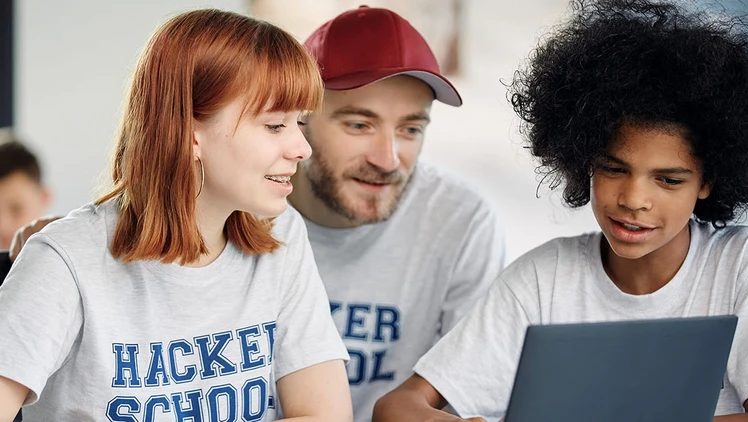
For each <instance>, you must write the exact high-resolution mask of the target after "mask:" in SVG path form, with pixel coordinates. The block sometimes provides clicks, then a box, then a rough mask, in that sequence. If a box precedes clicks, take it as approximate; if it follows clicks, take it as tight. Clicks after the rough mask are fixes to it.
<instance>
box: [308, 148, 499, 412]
mask: <svg viewBox="0 0 748 422" xmlns="http://www.w3.org/2000/svg"><path fill="white" fill-rule="evenodd" d="M306 223H307V229H308V231H309V239H310V240H311V243H312V250H313V251H314V256H315V258H316V261H317V265H318V267H319V271H320V275H321V276H322V281H323V283H324V284H325V288H326V289H327V294H328V296H329V297H330V309H331V311H332V315H333V319H334V320H335V323H336V324H337V326H338V329H339V330H340V334H341V336H342V337H343V341H344V342H345V344H346V346H347V347H348V352H349V353H350V356H351V361H350V362H349V364H348V378H349V382H350V385H351V394H352V398H353V409H354V415H355V420H356V421H357V422H363V421H369V420H371V414H372V408H373V407H374V402H375V401H376V400H377V399H378V398H379V397H381V396H383V395H384V394H385V393H387V392H388V391H390V390H391V389H393V388H394V387H396V386H397V385H398V384H400V383H401V382H403V381H404V380H405V379H406V378H408V377H409V376H410V375H412V374H413V371H412V368H413V365H414V364H415V363H416V361H417V360H418V359H419V358H420V357H421V356H422V355H423V354H424V353H426V351H427V350H429V348H430V347H431V346H433V344H434V342H435V341H436V340H437V339H438V338H439V337H440V336H441V335H442V334H444V333H445V332H446V331H447V330H449V329H451V328H452V327H453V326H454V325H455V324H456V322H457V321H458V320H459V319H460V318H461V317H462V316H463V315H464V314H465V313H466V312H467V311H468V310H469V309H470V307H471V306H472V304H473V303H474V302H475V300H476V299H477V298H478V297H480V296H481V295H483V294H484V293H485V291H486V290H487V289H488V288H489V286H490V285H491V282H493V280H494V279H495V278H496V277H497V276H498V274H499V272H500V271H501V269H502V268H503V267H504V260H505V245H504V232H503V229H502V227H501V224H500V222H499V220H498V216H497V213H496V211H495V210H494V208H493V207H492V206H490V205H489V204H488V203H487V201H486V200H484V199H483V198H482V197H481V196H479V195H478V194H476V193H475V192H474V191H472V190H470V189H469V188H468V187H466V185H465V184H464V183H462V182H461V181H459V180H457V179H454V178H452V177H451V176H450V175H447V174H445V173H444V172H442V171H440V170H438V169H436V168H434V167H432V166H430V165H428V164H426V163H423V162H421V163H419V164H418V167H417V169H416V171H415V173H414V175H413V178H412V179H411V183H410V185H409V186H408V188H407V190H406V192H405V193H404V194H403V197H402V199H401V202H400V205H399V207H398V209H397V210H396V211H395V213H394V214H393V215H392V216H391V217H390V219H388V220H387V221H385V222H382V223H377V224H369V225H364V226H360V227H356V228H352V229H329V228H324V227H320V226H318V225H316V224H314V223H312V222H310V221H306Z"/></svg>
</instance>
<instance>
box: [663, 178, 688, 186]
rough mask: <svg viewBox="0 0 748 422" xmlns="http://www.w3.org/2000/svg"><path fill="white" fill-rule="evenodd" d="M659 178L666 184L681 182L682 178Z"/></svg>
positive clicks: (672, 184) (673, 184)
mask: <svg viewBox="0 0 748 422" xmlns="http://www.w3.org/2000/svg"><path fill="white" fill-rule="evenodd" d="M660 180H662V183H664V184H666V185H668V186H677V185H680V184H681V183H683V180H680V179H671V178H669V177H663V178H661V179H660Z"/></svg>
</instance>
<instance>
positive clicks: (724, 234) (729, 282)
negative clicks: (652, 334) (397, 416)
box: [415, 221, 748, 421]
mask: <svg viewBox="0 0 748 422" xmlns="http://www.w3.org/2000/svg"><path fill="white" fill-rule="evenodd" d="M690 226H691V244H690V247H689V250H688V254H687V256H686V259H685V261H684V262H683V265H682V266H681V268H680V269H679V270H678V272H677V273H676V275H675V276H674V277H673V279H672V280H670V282H668V284H666V285H665V286H663V287H662V288H660V289H659V290H657V291H656V292H654V293H651V294H647V295H631V294H627V293H624V292H622V291H621V290H620V289H619V288H618V287H617V286H616V285H615V284H614V283H613V281H612V280H611V279H610V278H609V277H608V275H607V274H606V272H605V270H604V269H603V265H602V258H601V256H600V245H601V240H602V237H601V236H602V235H601V234H600V233H595V234H587V235H583V236H579V237H572V238H563V239H555V240H552V241H550V242H548V243H546V244H544V245H542V246H540V247H538V248H536V249H534V250H532V251H530V252H528V253H527V254H525V255H524V256H522V257H520V258H519V259H517V260H516V261H515V262H514V263H512V264H511V265H510V266H509V267H508V268H507V269H506V270H505V271H504V272H503V273H502V274H501V276H500V277H499V279H497V281H496V282H495V283H494V285H493V286H492V287H491V289H490V290H489V293H488V294H487V295H486V296H485V297H484V298H482V299H481V300H480V301H479V302H478V303H477V304H476V306H475V307H474V308H473V309H472V310H471V311H470V313H469V314H468V315H467V316H466V317H465V318H464V319H463V320H462V321H461V322H460V324H458V325H457V327H455V328H454V330H452V331H451V332H450V333H449V334H448V335H447V336H445V337H444V338H443V339H442V340H441V341H440V342H439V343H438V344H437V345H436V346H434V348H433V349H432V350H431V351H430V352H429V353H428V354H426V355H425V356H424V357H423V358H422V359H421V360H420V361H419V362H418V364H417V365H416V366H415V372H416V373H418V374H419V375H420V376H422V377H424V378H425V379H426V380H428V382H429V383H431V384H432V385H433V386H434V387H435V388H436V389H437V391H439V393H441V394H442V396H444V398H445V399H446V400H447V401H448V402H449V403H450V404H451V405H452V407H454V408H455V409H456V410H457V411H458V413H459V414H460V415H461V416H462V417H472V416H482V417H484V418H486V419H487V420H488V421H494V420H497V419H499V418H500V417H502V416H503V415H504V413H505V412H506V406H507V404H508V401H509V395H510V392H511V389H512V385H513V381H514V375H515V372H516V369H517V364H518V361H519V356H520V352H521V349H522V343H523V341H524V336H525V329H526V328H527V326H528V325H529V324H533V325H538V324H556V323H573V322H595V321H613V320H632V319H650V318H671V317H689V316H709V315H732V314H734V315H738V319H739V321H738V327H737V331H736V333H735V338H734V342H733V348H732V351H731V354H730V359H729V362H728V366H727V374H726V377H725V384H724V388H723V389H722V391H721V393H720V398H719V403H718V405H717V411H716V414H717V415H722V414H730V413H742V412H744V409H743V407H742V403H743V402H744V401H745V400H746V399H748V349H747V348H748V301H747V300H746V295H748V280H747V277H748V274H746V267H747V266H748V255H747V254H746V253H747V252H748V247H747V243H746V241H748V227H738V226H731V227H728V228H725V229H722V230H714V229H713V228H712V227H711V226H709V225H702V224H697V223H695V222H693V221H692V222H691V223H690Z"/></svg>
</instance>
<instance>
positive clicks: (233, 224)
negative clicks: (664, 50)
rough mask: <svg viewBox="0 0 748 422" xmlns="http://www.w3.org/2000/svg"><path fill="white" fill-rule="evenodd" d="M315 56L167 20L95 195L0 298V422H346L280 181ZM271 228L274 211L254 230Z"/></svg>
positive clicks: (215, 17)
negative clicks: (106, 183)
mask: <svg viewBox="0 0 748 422" xmlns="http://www.w3.org/2000/svg"><path fill="white" fill-rule="evenodd" d="M322 90H323V88H322V82H321V80H320V77H319V75H318V71H317V67H316V64H315V62H314V61H313V60H312V59H311V58H310V57H309V55H308V54H307V53H306V51H305V50H304V48H303V46H301V45H300V44H299V43H298V42H296V41H295V40H294V39H293V37H292V36H290V35H289V34H287V33H286V32H284V31H282V30H281V29H279V28H277V27H275V26H272V25H270V24H268V23H265V22H261V21H257V20H254V19H251V18H248V17H245V16H241V15H237V14H233V13H228V12H222V11H217V10H200V11H194V12H189V13H185V14H182V15H179V16H177V17H175V18H173V19H171V20H170V21H168V22H167V23H165V24H164V25H163V26H162V27H161V28H160V29H159V30H158V31H157V32H156V33H155V34H154V35H153V37H152V38H151V40H150V42H149V44H148V46H147V47H146V49H145V51H144V52H143V54H142V56H141V59H140V62H139V64H138V66H137V69H136V71H135V75H134V78H133V81H132V87H131V90H130V93H129V98H128V102H127V106H126V110H125V113H124V117H123V119H122V125H121V130H120V133H119V138H118V144H117V148H116V152H115V157H114V169H113V181H114V187H113V189H112V190H111V191H110V192H109V193H107V194H106V195H104V196H103V197H101V198H100V199H98V200H97V201H96V202H95V203H93V204H91V205H87V206H84V207H83V208H81V209H78V210H76V211H73V212H72V213H71V214H69V215H68V216H67V217H66V218H64V219H62V220H59V221H56V222H54V223H53V224H50V225H49V226H48V227H46V228H45V229H44V230H43V231H42V232H41V233H39V234H37V235H35V236H34V237H33V238H32V239H30V240H29V242H28V243H27V245H26V246H25V247H24V250H23V252H22V253H21V254H20V255H19V257H18V258H17V260H16V262H15V263H14V266H13V268H12V269H11V272H10V274H9V275H8V278H7V279H6V282H5V284H4V285H3V287H2V289H0V339H2V340H0V342H1V343H2V346H0V421H9V420H11V419H12V418H13V416H14V415H15V413H16V412H17V410H18V408H19V407H20V406H21V405H22V404H24V403H25V404H27V405H30V406H28V407H25V408H24V420H25V421H27V422H31V421H56V422H64V421H76V422H78V421H104V420H109V421H161V420H164V421H165V420H169V421H173V420H177V421H182V420H191V421H195V422H197V421H237V420H241V421H264V420H275V419H276V418H278V417H280V411H279V409H281V408H282V413H283V416H285V417H287V418H290V419H291V420H294V421H296V420H298V421H325V422H331V421H349V420H351V419H352V416H351V404H350V397H349V393H348V385H347V380H346V375H345V370H344V360H345V359H347V357H348V356H347V353H346V351H345V348H344V347H343V345H342V342H341V340H340V337H339V335H338V333H337V331H336V329H335V327H334V325H333V322H332V320H331V317H330V312H329V304H328V301H327V296H326V294H325V291H324V289H323V286H322V283H321V281H320V279H319V275H318V273H317V268H316V266H315V263H314V260H313V257H312V252H311V249H310V247H309V243H308V240H307V236H306V231H305V228H304V223H303V221H302V219H301V217H300V216H299V215H298V214H297V213H296V212H295V211H293V210H292V209H288V210H287V209H286V208H287V205H286V196H287V195H288V194H289V193H290V192H291V189H292V186H291V184H290V182H289V178H290V177H291V175H292V174H293V173H294V172H295V171H296V167H297V164H298V163H299V161H301V160H304V159H306V158H308V157H309V155H310V154H311V150H310V147H309V145H308V144H307V142H306V140H305V139H304V137H303V136H302V134H301V132H300V130H299V128H298V126H297V119H298V116H299V114H300V113H304V112H305V111H309V110H314V109H316V108H318V106H319V105H320V102H321V99H322ZM273 217H277V218H274V219H272V218H273Z"/></svg>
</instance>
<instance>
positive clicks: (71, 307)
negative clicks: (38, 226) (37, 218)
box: [0, 234, 83, 404]
mask: <svg viewBox="0 0 748 422" xmlns="http://www.w3.org/2000/svg"><path fill="white" fill-rule="evenodd" d="M68 263H69V261H68V260H67V259H66V258H65V254H64V252H63V251H62V249H61V248H59V246H58V245H57V244H56V243H55V242H54V241H52V240H51V239H49V238H48V237H46V236H45V235H41V234H37V235H34V236H32V237H31V238H30V239H29V241H28V242H27V244H26V245H25V246H24V247H23V250H22V251H21V253H20V254H19V255H18V258H17V259H16V261H15V262H14V264H13V267H12V268H11V270H10V273H9V274H8V276H7V278H6V279H5V282H4V283H3V285H2V287H0V339H2V340H1V344H2V346H0V375H2V376H4V377H6V378H9V379H12V380H14V381H16V382H18V383H20V384H22V385H24V386H26V387H27V388H28V389H29V390H30V392H29V395H28V397H27V398H26V404H32V403H34V402H36V401H37V400H38V398H39V395H40V394H41V391H42V390H43V389H44V386H45V384H46V383H47V379H48V378H49V377H50V376H51V375H52V374H53V373H54V372H55V371H57V370H58V369H59V368H60V367H61V366H62V364H63V363H64V362H65V360H66V359H67V357H68V355H69V353H70V350H71V349H72V347H73V345H74V343H75V341H76V339H77V337H78V335H79V333H80V330H81V327H82V321H83V311H82V305H81V298H80V293H79V290H78V287H77V284H76V282H75V279H74V276H73V272H72V271H71V269H70V266H69V265H68Z"/></svg>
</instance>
